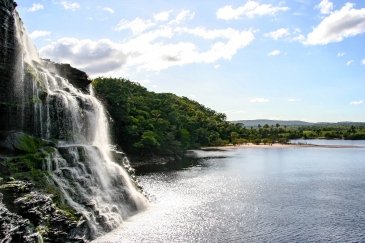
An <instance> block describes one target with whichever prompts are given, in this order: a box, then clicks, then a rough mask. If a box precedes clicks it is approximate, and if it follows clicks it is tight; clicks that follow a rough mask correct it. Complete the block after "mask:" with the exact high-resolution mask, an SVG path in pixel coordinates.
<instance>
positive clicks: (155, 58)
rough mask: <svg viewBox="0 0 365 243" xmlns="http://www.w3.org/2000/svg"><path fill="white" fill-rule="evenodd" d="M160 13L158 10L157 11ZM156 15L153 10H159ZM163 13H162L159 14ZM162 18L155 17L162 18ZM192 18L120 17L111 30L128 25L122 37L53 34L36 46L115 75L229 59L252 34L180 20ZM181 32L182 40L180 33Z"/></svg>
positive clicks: (45, 53)
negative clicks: (185, 23) (190, 25)
mask: <svg viewBox="0 0 365 243" xmlns="http://www.w3.org/2000/svg"><path fill="white" fill-rule="evenodd" d="M159 14H160V13H159ZM159 14H158V15H159ZM165 17H166V16H165ZM165 17H162V15H161V16H158V17H157V19H158V20H160V21H162V19H166V18H165ZM193 17H194V13H193V12H191V11H190V10H183V11H180V12H179V13H177V14H176V17H175V18H172V20H170V21H169V19H170V17H169V19H166V20H164V21H169V22H167V23H166V22H163V23H160V22H159V21H158V20H156V15H155V16H154V18H153V19H141V18H136V19H134V20H121V21H120V22H119V24H118V25H117V26H116V28H115V30H117V31H121V30H125V29H128V30H131V31H132V33H131V34H130V35H129V36H128V37H127V38H125V39H124V41H120V42H113V41H110V40H82V39H75V38H62V39H59V40H57V41H55V42H53V43H51V44H49V45H47V46H45V47H44V48H42V49H41V50H40V53H41V55H42V56H43V57H45V58H51V59H54V60H55V61H59V62H67V63H70V64H72V65H74V66H75V67H77V68H80V69H83V70H85V71H87V72H89V73H90V74H92V75H94V74H100V75H110V76H117V75H121V74H122V73H124V74H125V73H128V72H129V70H130V69H134V70H136V71H153V72H156V71H160V70H164V69H167V68H170V67H174V66H183V65H188V64H193V63H207V64H212V65H213V67H215V68H217V67H219V66H217V65H218V64H217V62H218V61H220V60H230V59H232V57H233V56H234V55H235V54H236V53H237V52H238V51H239V50H240V49H242V48H245V47H246V46H248V45H250V44H251V43H252V41H253V40H254V39H255V36H254V31H253V30H237V29H233V28H226V29H207V28H205V27H195V28H187V27H183V25H182V24H183V21H184V20H188V19H191V18H193ZM182 35H184V37H187V38H183V40H184V41H183V40H181V39H180V38H175V37H181V36H182Z"/></svg>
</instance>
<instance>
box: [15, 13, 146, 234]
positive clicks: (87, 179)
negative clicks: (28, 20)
mask: <svg viewBox="0 0 365 243" xmlns="http://www.w3.org/2000/svg"><path fill="white" fill-rule="evenodd" d="M14 15H15V16H14V19H15V25H16V35H17V40H18V45H19V46H18V49H19V52H18V61H17V72H16V73H15V74H14V80H15V82H14V91H15V94H16V97H17V99H18V103H20V104H22V109H20V110H19V109H18V112H20V113H21V114H19V117H21V120H20V121H19V123H21V126H25V125H26V124H27V122H28V123H29V121H26V120H24V119H25V118H24V117H25V116H24V113H25V112H27V110H28V112H30V113H31V117H32V118H31V119H32V121H31V123H32V124H34V125H33V128H32V129H33V131H34V133H35V134H37V135H38V136H39V137H42V138H44V139H57V143H58V145H57V150H55V151H54V152H53V153H52V154H51V155H50V156H49V157H48V159H47V162H46V163H45V165H44V166H43V167H44V169H45V170H48V172H49V175H50V178H52V181H53V183H55V184H56V185H57V186H58V187H59V188H60V190H61V191H62V194H63V197H64V200H66V201H67V203H68V204H69V205H70V206H71V207H73V208H74V209H75V210H76V211H77V212H78V213H80V214H81V215H82V218H83V221H84V222H85V223H87V224H88V229H89V232H88V234H89V235H91V236H92V238H96V237H97V236H99V235H101V234H103V233H104V232H108V231H110V230H112V229H115V228H117V227H118V226H119V225H120V224H121V223H122V222H123V221H124V220H125V219H126V218H127V217H129V216H131V215H132V214H134V213H135V212H137V211H139V210H141V209H143V208H145V207H146V204H147V201H146V199H145V197H144V196H143V195H142V194H141V193H140V192H139V191H138V190H137V189H136V186H135V185H134V182H133V181H132V180H131V178H130V176H129V174H128V173H127V172H126V170H125V168H123V167H122V166H120V165H119V164H117V163H115V162H114V161H113V158H112V155H111V152H110V149H111V146H110V138H109V127H108V121H107V117H106V115H105V111H104V107H103V105H102V104H101V103H100V102H99V101H98V100H97V99H96V98H95V97H94V95H93V91H92V87H91V85H90V87H89V92H82V91H80V90H78V89H77V88H75V87H74V86H73V85H72V84H71V83H70V82H69V81H68V80H67V79H66V78H64V77H61V76H60V75H59V74H58V73H57V69H56V68H55V67H54V64H53V63H52V62H50V61H45V60H42V59H40V57H39V56H38V53H37V50H36V48H35V47H34V45H33V43H32V41H31V40H30V38H29V37H28V35H27V32H26V30H25V28H24V26H23V24H22V22H21V19H20V18H19V16H18V13H17V12H16V11H15V12H14ZM123 163H125V164H128V160H127V158H126V157H124V158H123ZM80 222H81V223H82V220H81V221H80Z"/></svg>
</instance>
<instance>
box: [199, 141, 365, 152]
mask: <svg viewBox="0 0 365 243" xmlns="http://www.w3.org/2000/svg"><path fill="white" fill-rule="evenodd" d="M314 147H317V148H365V146H360V145H319V144H295V143H288V144H280V143H273V144H253V143H247V144H237V145H225V146H212V147H202V148H200V150H203V151H209V150H232V149H241V148H314Z"/></svg>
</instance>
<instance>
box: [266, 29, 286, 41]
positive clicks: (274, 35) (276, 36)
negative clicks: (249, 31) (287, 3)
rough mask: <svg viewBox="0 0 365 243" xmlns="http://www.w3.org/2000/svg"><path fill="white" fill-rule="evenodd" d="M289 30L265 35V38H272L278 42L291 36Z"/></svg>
mask: <svg viewBox="0 0 365 243" xmlns="http://www.w3.org/2000/svg"><path fill="white" fill-rule="evenodd" d="M289 35H290V33H289V30H288V29H285V28H280V29H277V30H275V31H272V32H268V33H265V34H264V36H265V37H268V38H272V39H274V40H278V39H281V38H284V37H287V36H289Z"/></svg>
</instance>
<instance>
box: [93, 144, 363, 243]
mask: <svg viewBox="0 0 365 243" xmlns="http://www.w3.org/2000/svg"><path fill="white" fill-rule="evenodd" d="M362 142H363V141H362ZM362 142H360V143H362ZM197 154H198V155H199V156H202V157H205V156H208V157H213V158H206V159H202V160H201V161H200V163H199V164H198V165H195V166H193V167H190V168H187V169H184V170H180V171H165V172H159V173H151V174H146V175H142V176H140V177H139V179H140V181H141V184H142V185H143V187H144V189H145V191H147V192H148V193H149V194H150V195H151V198H152V202H151V206H150V208H149V209H147V210H146V211H145V212H142V213H140V214H138V215H136V216H134V217H132V218H130V219H129V220H128V222H126V223H125V224H124V225H123V226H122V227H121V228H120V229H117V230H115V231H113V232H111V233H110V234H108V235H106V236H104V237H102V238H99V239H97V240H96V242H265V241H266V242H267V241H270V242H326V241H331V242H365V148H318V147H313V148H309V147H307V148H296V147H295V148H243V149H235V150H232V151H228V152H201V151H200V152H197ZM215 156H218V157H219V158H214V157H215ZM222 157H225V158H222Z"/></svg>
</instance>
